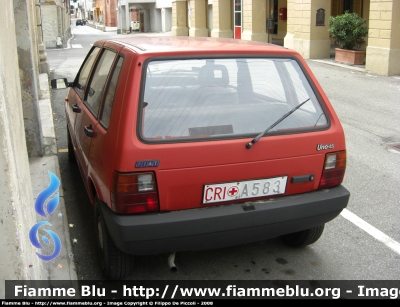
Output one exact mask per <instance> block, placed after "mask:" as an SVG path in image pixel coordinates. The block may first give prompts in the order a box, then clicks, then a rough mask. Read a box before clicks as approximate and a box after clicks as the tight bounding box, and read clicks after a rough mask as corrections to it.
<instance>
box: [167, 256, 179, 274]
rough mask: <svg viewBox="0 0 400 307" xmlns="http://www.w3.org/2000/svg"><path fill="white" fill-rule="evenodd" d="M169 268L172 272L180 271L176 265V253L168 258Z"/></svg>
mask: <svg viewBox="0 0 400 307" xmlns="http://www.w3.org/2000/svg"><path fill="white" fill-rule="evenodd" d="M168 267H169V269H170V270H171V272H176V271H178V268H177V267H176V265H175V253H171V254H169V256H168Z"/></svg>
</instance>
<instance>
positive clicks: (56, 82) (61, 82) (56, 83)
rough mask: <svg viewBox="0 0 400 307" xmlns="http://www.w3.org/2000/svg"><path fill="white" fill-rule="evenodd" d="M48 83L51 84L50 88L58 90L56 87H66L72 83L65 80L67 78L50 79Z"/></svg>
mask: <svg viewBox="0 0 400 307" xmlns="http://www.w3.org/2000/svg"><path fill="white" fill-rule="evenodd" d="M50 84H51V88H52V89H53V90H58V89H62V88H67V87H71V86H72V83H69V82H68V81H67V78H58V79H53V80H51V81H50Z"/></svg>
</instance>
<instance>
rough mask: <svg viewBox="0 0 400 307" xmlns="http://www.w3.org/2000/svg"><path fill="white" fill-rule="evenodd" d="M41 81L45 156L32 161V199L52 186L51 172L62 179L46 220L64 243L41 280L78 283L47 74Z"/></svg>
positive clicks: (48, 263)
mask: <svg viewBox="0 0 400 307" xmlns="http://www.w3.org/2000/svg"><path fill="white" fill-rule="evenodd" d="M39 80H40V98H41V99H40V100H39V114H40V115H39V116H40V122H41V127H42V136H41V137H42V139H43V143H44V151H45V153H44V154H45V155H44V156H43V157H36V158H31V159H29V168H30V174H31V180H32V191H33V196H34V197H35V199H34V200H35V201H36V198H37V197H38V195H39V194H40V192H42V191H43V190H45V189H46V188H47V187H48V186H49V183H50V177H49V172H52V173H53V174H54V175H56V176H57V178H58V179H60V186H59V188H58V193H59V202H58V206H57V207H56V210H55V211H54V213H53V214H51V215H50V216H48V218H47V219H46V220H47V221H48V222H49V223H50V224H51V227H50V226H49V229H50V228H51V230H52V231H53V232H54V233H56V234H57V235H58V237H59V238H60V241H61V252H60V254H59V255H58V256H57V257H56V258H54V259H53V260H50V261H43V262H42V263H43V272H42V276H43V278H46V277H47V280H77V275H76V268H75V262H74V259H73V254H72V247H71V241H70V237H69V229H68V228H69V226H68V221H67V214H66V210H65V203H64V196H63V188H62V182H61V174H60V166H59V163H58V155H57V144H56V136H55V130H54V123H53V111H52V107H51V94H50V89H49V78H48V75H47V74H46V73H44V74H40V75H39ZM41 220H42V218H41ZM43 254H44V253H43Z"/></svg>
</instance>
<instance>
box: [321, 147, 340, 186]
mask: <svg viewBox="0 0 400 307" xmlns="http://www.w3.org/2000/svg"><path fill="white" fill-rule="evenodd" d="M345 169H346V151H338V152H334V153H329V154H327V155H326V157H325V164H324V170H323V172H322V176H321V180H320V182H319V187H318V188H319V189H326V188H329V187H334V186H337V185H339V184H341V183H342V181H343V178H344V172H345Z"/></svg>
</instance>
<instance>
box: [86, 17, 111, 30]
mask: <svg viewBox="0 0 400 307" xmlns="http://www.w3.org/2000/svg"><path fill="white" fill-rule="evenodd" d="M86 25H87V26H89V27H92V28H95V29H98V30H101V31H103V32H113V31H115V32H117V27H106V26H104V25H102V24H100V22H97V21H93V20H88V21H87V22H86Z"/></svg>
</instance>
